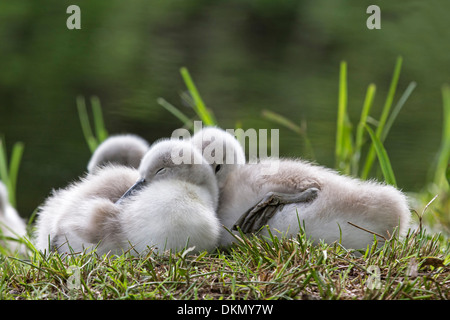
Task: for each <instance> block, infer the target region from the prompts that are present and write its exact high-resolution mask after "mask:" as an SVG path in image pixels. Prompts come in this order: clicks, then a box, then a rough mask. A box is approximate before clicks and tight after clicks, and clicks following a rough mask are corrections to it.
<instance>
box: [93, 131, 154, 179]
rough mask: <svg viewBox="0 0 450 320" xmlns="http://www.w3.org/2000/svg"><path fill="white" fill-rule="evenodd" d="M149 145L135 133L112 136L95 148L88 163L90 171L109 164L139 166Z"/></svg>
mask: <svg viewBox="0 0 450 320" xmlns="http://www.w3.org/2000/svg"><path fill="white" fill-rule="evenodd" d="M148 148H149V145H148V143H147V141H145V140H144V139H143V138H141V137H139V136H137V135H133V134H122V135H116V136H111V137H109V138H107V139H106V140H105V141H103V142H102V143H101V144H100V145H99V146H98V147H97V149H95V151H94V153H93V154H92V157H91V159H90V161H89V163H88V166H87V168H88V172H89V173H93V172H94V171H95V170H99V169H100V168H101V167H103V166H105V165H108V164H120V165H124V166H128V167H132V168H136V169H137V168H138V167H139V164H140V163H141V159H142V157H143V156H144V155H145V153H146V152H147V151H148Z"/></svg>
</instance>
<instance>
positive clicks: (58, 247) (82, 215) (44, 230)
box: [34, 164, 139, 254]
mask: <svg viewBox="0 0 450 320" xmlns="http://www.w3.org/2000/svg"><path fill="white" fill-rule="evenodd" d="M138 177H139V172H138V171H137V169H134V168H130V167H125V166H122V165H113V164H110V165H106V166H104V167H102V168H99V169H98V170H95V171H94V172H93V173H88V174H86V175H85V176H84V177H82V178H80V179H79V180H78V181H76V182H73V183H71V184H69V185H68V186H67V187H65V188H63V189H58V190H53V191H52V194H51V195H50V196H49V197H48V198H47V199H46V200H45V202H44V203H43V205H41V206H40V207H39V211H38V216H37V220H36V228H35V229H36V230H35V235H34V236H35V243H36V248H37V249H39V250H41V251H42V252H46V251H47V252H48V251H54V250H55V251H58V252H59V253H70V252H71V249H72V250H73V251H74V252H81V251H83V250H84V249H87V248H90V247H95V246H97V252H98V253H99V254H103V253H107V252H109V251H112V252H113V253H116V249H117V248H120V245H121V240H122V239H121V238H120V237H119V231H120V226H118V225H116V224H115V220H114V219H115V218H116V215H118V210H117V208H116V207H115V206H114V203H115V202H116V201H117V200H118V199H120V197H121V196H122V195H123V194H124V192H126V191H127V190H128V189H129V188H130V187H131V186H132V185H133V184H134V182H135V181H136V179H138ZM107 215H109V216H107ZM117 253H119V252H117Z"/></svg>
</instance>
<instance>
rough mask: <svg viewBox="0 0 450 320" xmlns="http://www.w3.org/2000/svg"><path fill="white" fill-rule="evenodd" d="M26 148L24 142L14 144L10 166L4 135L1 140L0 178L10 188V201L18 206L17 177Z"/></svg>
mask: <svg viewBox="0 0 450 320" xmlns="http://www.w3.org/2000/svg"><path fill="white" fill-rule="evenodd" d="M24 148H25V147H24V144H23V143H22V142H16V143H15V144H14V146H13V149H12V151H11V159H10V161H9V166H8V157H7V152H6V145H5V142H4V138H3V137H2V139H1V140H0V180H1V181H2V182H3V183H4V184H5V186H6V188H7V189H8V194H9V202H10V203H11V205H12V206H13V207H16V190H17V177H18V174H19V167H20V162H21V160H22V154H23V150H24Z"/></svg>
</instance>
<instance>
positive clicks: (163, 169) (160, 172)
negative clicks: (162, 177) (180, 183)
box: [155, 168, 166, 176]
mask: <svg viewBox="0 0 450 320" xmlns="http://www.w3.org/2000/svg"><path fill="white" fill-rule="evenodd" d="M165 171H166V168H160V169H158V170H157V171H156V173H155V176H156V175H157V174H162V173H164V172H165Z"/></svg>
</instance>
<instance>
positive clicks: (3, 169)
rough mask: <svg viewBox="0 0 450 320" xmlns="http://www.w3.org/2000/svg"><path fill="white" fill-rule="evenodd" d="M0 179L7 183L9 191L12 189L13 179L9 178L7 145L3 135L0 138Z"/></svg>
mask: <svg viewBox="0 0 450 320" xmlns="http://www.w3.org/2000/svg"><path fill="white" fill-rule="evenodd" d="M0 180H1V181H2V182H3V183H4V184H5V186H6V189H8V192H9V190H11V181H10V179H9V173H8V157H7V156H6V146H5V142H4V137H3V136H2V137H1V139H0ZM10 197H11V194H10Z"/></svg>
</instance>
